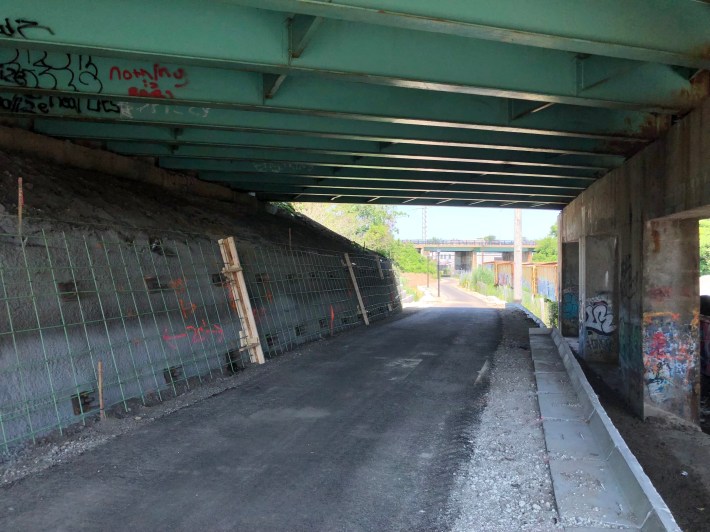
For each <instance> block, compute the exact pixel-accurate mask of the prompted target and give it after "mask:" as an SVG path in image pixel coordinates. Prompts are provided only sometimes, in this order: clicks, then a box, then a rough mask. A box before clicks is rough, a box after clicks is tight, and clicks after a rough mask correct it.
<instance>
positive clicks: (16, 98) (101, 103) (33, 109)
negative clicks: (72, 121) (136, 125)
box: [0, 94, 121, 115]
mask: <svg viewBox="0 0 710 532" xmlns="http://www.w3.org/2000/svg"><path fill="white" fill-rule="evenodd" d="M55 109H57V110H69V111H73V112H75V113H77V114H81V113H84V112H91V113H106V114H119V113H120V112H121V108H120V107H119V105H118V104H117V103H115V102H113V101H111V100H104V99H97V98H88V99H83V98H75V97H73V96H35V95H32V94H15V95H13V96H12V97H7V98H6V97H3V96H0V112H10V113H22V114H32V115H47V114H49V113H51V112H52V111H53V110H55Z"/></svg>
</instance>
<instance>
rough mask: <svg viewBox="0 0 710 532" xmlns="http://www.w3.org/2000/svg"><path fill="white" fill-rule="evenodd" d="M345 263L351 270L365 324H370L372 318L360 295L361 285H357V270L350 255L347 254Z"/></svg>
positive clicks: (351, 277)
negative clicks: (354, 268)
mask: <svg viewBox="0 0 710 532" xmlns="http://www.w3.org/2000/svg"><path fill="white" fill-rule="evenodd" d="M345 264H347V266H348V270H349V271H350V279H352V281H353V287H354V288H355V295H357V302H358V304H359V305H360V311H361V312H362V319H363V320H365V325H370V319H369V318H368V317H367V309H366V308H365V303H363V301H362V295H360V287H358V285H357V279H356V278H355V272H354V271H353V263H352V262H350V255H348V254H347V253H346V254H345Z"/></svg>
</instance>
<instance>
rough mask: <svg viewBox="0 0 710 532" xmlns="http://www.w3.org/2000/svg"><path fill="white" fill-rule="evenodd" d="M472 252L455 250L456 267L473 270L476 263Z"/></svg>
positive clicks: (457, 268)
mask: <svg viewBox="0 0 710 532" xmlns="http://www.w3.org/2000/svg"><path fill="white" fill-rule="evenodd" d="M471 257H472V253H471V252H470V251H454V269H456V270H463V271H471V270H473V269H475V267H476V265H475V264H474V263H473V262H472V260H471Z"/></svg>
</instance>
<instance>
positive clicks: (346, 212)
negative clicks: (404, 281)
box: [293, 203, 436, 273]
mask: <svg viewBox="0 0 710 532" xmlns="http://www.w3.org/2000/svg"><path fill="white" fill-rule="evenodd" d="M293 207H294V208H295V209H296V211H298V212H300V213H301V214H304V215H306V216H308V217H309V218H312V219H313V220H315V221H316V222H318V223H320V224H322V225H324V226H326V227H327V228H328V229H330V230H331V231H335V232H336V233H339V234H341V235H343V236H344V237H345V238H349V239H350V240H353V241H355V242H358V243H359V244H362V245H363V246H365V247H367V248H369V249H371V250H373V251H377V252H378V253H381V254H382V255H384V256H386V257H390V258H391V259H392V260H393V261H394V262H395V263H396V264H397V265H398V266H399V268H400V269H401V270H403V271H405V272H414V273H425V272H426V271H427V269H428V270H429V272H430V273H436V264H435V263H434V262H433V261H432V260H430V259H427V258H426V257H424V256H422V255H421V254H420V253H419V252H418V251H417V250H416V248H415V247H414V246H413V245H411V244H405V243H403V242H400V241H399V240H397V239H396V238H395V233H396V229H395V222H396V221H397V218H398V217H399V216H402V215H403V213H402V212H400V211H397V210H395V209H394V207H390V206H386V205H347V204H335V205H334V204H329V203H294V204H293Z"/></svg>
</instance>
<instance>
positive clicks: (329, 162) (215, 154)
mask: <svg viewBox="0 0 710 532" xmlns="http://www.w3.org/2000/svg"><path fill="white" fill-rule="evenodd" d="M106 149H108V150H109V151H112V152H116V153H121V154H123V155H131V156H141V157H177V158H187V159H210V160H239V161H258V162H262V163H264V162H273V163H274V164H281V163H283V164H292V163H303V164H313V165H315V166H334V167H343V166H347V167H354V168H361V167H379V168H393V167H398V168H425V169H442V170H451V171H465V170H467V169H471V168H475V167H476V165H485V166H488V167H494V166H495V167H503V168H508V169H510V168H511V167H521V168H528V167H532V168H542V169H546V171H548V172H550V171H566V170H572V171H574V172H573V173H574V174H575V175H579V176H581V177H585V176H586V177H599V176H600V175H601V174H604V173H606V172H607V171H608V170H609V168H605V167H601V166H592V165H590V164H587V165H581V164H577V165H575V164H562V162H560V163H555V162H553V161H554V159H553V158H551V157H549V156H548V158H547V159H545V158H543V157H539V156H538V157H537V158H536V159H537V160H524V161H521V160H516V159H512V158H511V159H501V158H499V157H500V155H501V154H500V153H490V152H489V153H488V156H489V157H490V158H485V155H486V153H480V152H478V153H477V155H478V157H477V158H470V159H467V160H464V159H458V160H457V159H447V158H441V157H440V158H434V157H426V156H421V155H415V154H405V155H392V154H380V153H376V152H375V153H364V152H347V151H341V152H334V151H331V152H328V151H326V150H321V151H316V150H313V151H305V150H296V149H284V148H281V149H277V148H274V147H270V148H268V149H265V148H255V147H227V146H204V145H196V144H182V143H179V142H173V143H170V142H165V143H162V144H161V143H146V142H141V141H137V142H125V141H123V142H121V141H117V142H112V141H108V142H106ZM482 156H483V157H482ZM526 159H535V158H533V157H529V158H528V157H526ZM560 160H561V161H563V160H564V159H560Z"/></svg>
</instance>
